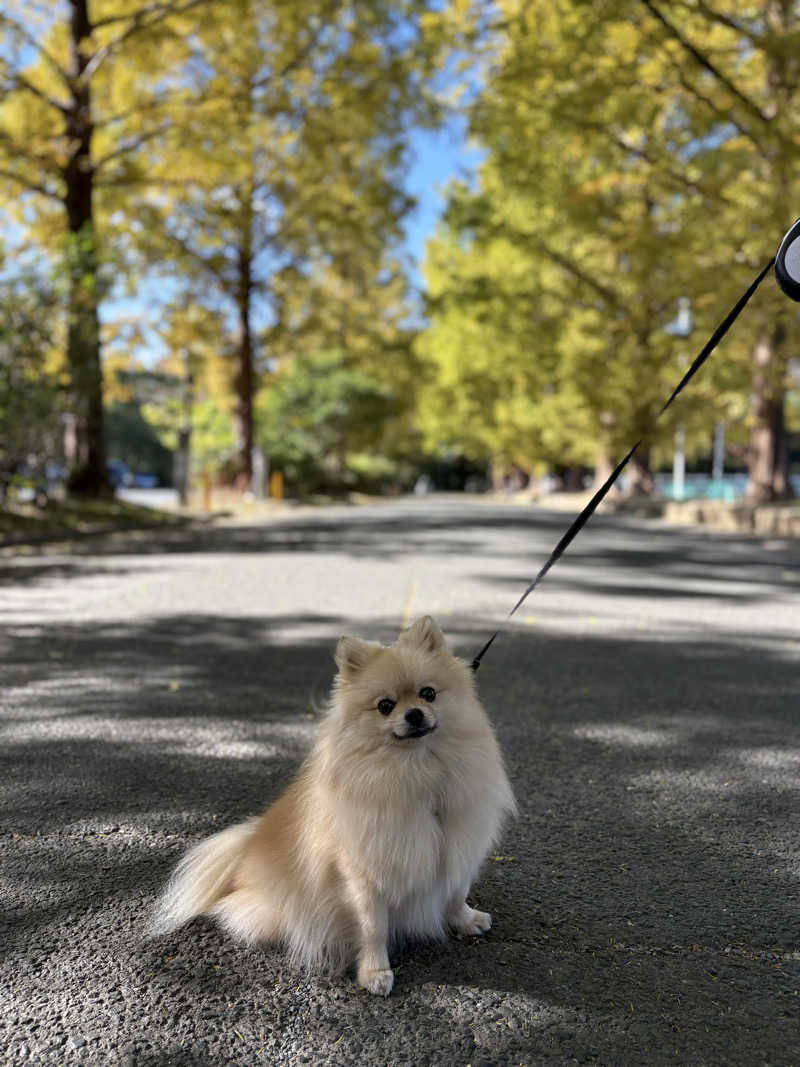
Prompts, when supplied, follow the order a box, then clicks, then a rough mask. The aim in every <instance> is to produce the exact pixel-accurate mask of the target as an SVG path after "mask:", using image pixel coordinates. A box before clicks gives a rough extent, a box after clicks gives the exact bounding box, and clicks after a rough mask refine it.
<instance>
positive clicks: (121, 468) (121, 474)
mask: <svg viewBox="0 0 800 1067" xmlns="http://www.w3.org/2000/svg"><path fill="white" fill-rule="evenodd" d="M106 470H107V471H108V480H109V481H110V482H111V488H112V489H123V488H125V487H127V486H130V485H133V475H132V474H131V472H130V471H129V470H128V468H127V467H126V466H125V464H124V463H123V462H122V461H121V460H119V459H110V460H109V461H108V462H107V463H106Z"/></svg>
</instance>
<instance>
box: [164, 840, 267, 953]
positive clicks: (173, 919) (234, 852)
mask: <svg viewBox="0 0 800 1067" xmlns="http://www.w3.org/2000/svg"><path fill="white" fill-rule="evenodd" d="M256 821H257V820H256V819H250V820H248V821H247V822H243V823H239V824H238V825H236V826H231V827H229V828H228V829H227V830H222V831H221V832H220V833H218V834H214V836H213V837H209V838H208V839H207V840H206V841H201V842H200V843H199V844H198V845H195V846H194V848H192V849H190V850H189V851H188V852H187V853H186V855H185V856H184V857H183V859H182V860H181V861H180V863H179V864H178V866H177V867H176V868H175V871H174V873H173V875H172V877H171V878H170V880H169V883H168V884H167V887H166V889H165V890H164V892H163V893H162V895H161V898H160V899H159V901H158V903H157V904H156V908H155V911H154V914H153V917H152V919H151V921H150V927H149V932H150V934H151V935H153V936H158V935H160V934H168V933H171V932H172V931H173V930H177V929H178V927H180V926H183V925H184V923H187V922H189V920H190V919H194V918H195V916H197V915H204V914H205V913H206V912H208V911H210V910H211V909H212V908H213V907H214V905H215V904H216V903H217V902H218V901H220V900H221V899H222V898H223V897H224V896H226V895H227V894H228V893H229V892H230V891H231V889H232V888H233V876H234V873H235V871H236V868H237V866H238V865H239V861H240V859H241V857H242V854H243V852H244V849H245V846H246V844H247V842H248V840H249V839H250V837H251V836H252V833H253V829H254V826H255V823H256Z"/></svg>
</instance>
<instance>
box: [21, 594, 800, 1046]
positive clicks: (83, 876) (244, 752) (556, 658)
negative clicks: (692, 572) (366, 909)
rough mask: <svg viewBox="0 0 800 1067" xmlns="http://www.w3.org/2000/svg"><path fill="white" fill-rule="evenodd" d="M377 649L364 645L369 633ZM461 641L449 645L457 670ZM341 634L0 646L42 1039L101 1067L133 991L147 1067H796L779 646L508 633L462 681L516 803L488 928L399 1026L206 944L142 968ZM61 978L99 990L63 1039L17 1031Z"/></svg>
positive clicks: (188, 619) (788, 684)
mask: <svg viewBox="0 0 800 1067" xmlns="http://www.w3.org/2000/svg"><path fill="white" fill-rule="evenodd" d="M391 625H392V624H391V622H390V621H389V620H386V621H385V622H376V624H375V628H374V629H375V632H378V633H381V634H383V636H385V638H386V639H388V638H390V637H391ZM480 627H481V624H480V623H476V622H474V621H473V620H470V619H465V620H463V621H462V622H461V623H460V624H459V625H458V626H456V627H455V628H454V631H453V632H452V634H451V636H452V638H453V641H454V644H455V646H456V647H457V649H458V650H459V651H460V652H464V651H468V650H469V649H471V648H473V647H474V646H475V645H476V644H477V638H476V630H480ZM351 629H353V627H352V626H351V625H349V624H348V622H347V621H346V620H342V619H339V618H337V617H330V616H308V617H305V618H297V617H280V618H274V619H271V620H265V619H264V618H261V617H252V618H240V617H235V618H234V617H226V616H225V615H224V613H221V614H219V615H215V616H213V617H210V616H199V615H189V614H184V615H181V614H176V615H174V616H172V617H169V618H166V619H164V618H160V619H151V620H147V619H145V620H136V621H132V622H127V623H124V622H119V621H118V622H115V623H113V624H97V623H96V624H81V625H75V626H68V627H65V626H64V625H63V624H60V623H59V624H58V625H57V626H49V625H40V624H36V625H35V626H34V625H32V626H30V627H23V628H20V629H19V630H18V631H17V632H16V633H15V634H13V635H11V636H8V635H7V636H6V638H5V644H4V657H3V664H2V675H3V680H4V683H5V684H6V690H5V694H4V697H3V703H2V710H3V718H4V721H5V723H6V726H5V730H4V745H3V747H2V751H0V782H2V783H3V784H2V796H3V824H4V830H5V833H4V834H3V844H4V851H5V853H6V862H5V863H4V875H5V878H6V884H7V886H8V889H9V892H8V894H7V898H8V902H9V905H10V908H9V911H10V915H9V918H10V920H11V929H10V932H9V936H8V937H7V939H6V953H7V966H8V967H10V968H13V969H14V970H15V973H16V974H17V976H18V989H19V994H18V995H19V997H20V998H21V1001H22V1002H24V1003H25V1004H27V1005H28V1007H29V1010H30V1011H32V1012H33V1013H34V1014H35V1015H36V1016H37V1018H39V1019H40V1035H41V1034H44V1033H45V1032H49V1031H53V1032H55V1031H58V1028H59V1027H61V1029H62V1030H63V1028H64V1026H65V1025H66V1026H68V1027H69V1028H70V1029H71V1030H73V1031H75V1030H78V1031H80V1032H90V1033H94V1034H95V1036H94V1037H92V1038H91V1039H90V1040H89V1045H88V1049H89V1052H90V1053H91V1055H94V1056H95V1061H97V1062H101V1061H102V1060H103V1054H102V1052H101V1050H102V1049H103V1048H106V1045H104V1044H103V1042H104V1040H106V1039H107V1035H106V1036H104V1034H103V1032H102V1031H103V1027H102V1026H100V1027H98V1024H97V1022H96V1019H97V1018H98V1017H100V1018H106V1015H105V1014H103V1013H104V1012H105V1013H106V1014H108V1013H109V1012H111V1011H112V999H109V998H110V994H109V993H108V991H109V990H114V989H119V988H121V987H122V988H124V989H126V990H127V992H126V994H125V997H124V1002H125V1003H124V1005H123V1009H124V1010H123V1009H121V1010H122V1016H121V1019H120V1021H119V1022H118V1024H117V1032H118V1035H119V1036H118V1037H115V1038H114V1040H115V1041H117V1043H118V1044H117V1046H114V1047H118V1046H119V1044H120V1043H123V1044H124V1043H125V1042H127V1043H128V1044H130V1046H131V1048H132V1049H133V1052H132V1055H133V1056H134V1061H135V1062H136V1063H141V1064H144V1063H150V1064H153V1065H154V1067H155V1065H156V1064H160V1063H166V1062H175V1063H183V1062H185V1063H187V1064H188V1063H204V1062H205V1063H210V1062H214V1061H215V1060H216V1062H219V1060H218V1059H217V1057H218V1055H219V1054H220V1048H222V1047H223V1046H224V1048H225V1049H227V1050H228V1051H227V1052H226V1055H229V1056H230V1058H231V1059H233V1060H235V1059H236V1058H237V1057H238V1058H239V1060H240V1061H241V1062H256V1061H257V1055H258V1049H261V1050H262V1051H263V1054H264V1056H266V1057H267V1059H266V1062H269V1057H272V1059H273V1061H280V1059H281V1057H283V1058H284V1060H286V1059H287V1057H289V1056H296V1057H299V1056H300V1054H301V1053H302V1054H303V1055H306V1054H307V1055H309V1056H310V1057H311V1061H312V1062H315V1063H354V1064H355V1063H364V1062H381V1063H389V1062H403V1057H406V1058H408V1059H409V1062H411V1061H412V1059H413V1057H414V1056H416V1057H417V1059H416V1061H415V1062H433V1058H432V1057H434V1056H436V1057H438V1058H437V1059H436V1062H443V1063H473V1064H478V1063H480V1062H485V1063H490V1062H491V1063H517V1062H522V1063H542V1062H545V1063H546V1062H553V1063H563V1062H569V1061H570V1060H571V1059H577V1060H579V1061H580V1060H588V1061H592V1060H594V1061H597V1062H603V1063H662V1062H664V1063H666V1062H667V1061H669V1062H675V1061H676V1060H677V1061H678V1062H685V1063H688V1062H691V1063H693V1064H694V1063H697V1064H703V1063H709V1064H712V1063H714V1064H718V1063H720V1062H726V1063H741V1064H750V1063H762V1062H763V1063H790V1062H792V1061H793V1058H794V1059H795V1060H796V1059H797V1056H796V1053H795V1050H796V1048H797V1026H796V1021H797V1010H798V996H797V994H796V991H797V990H798V989H800V963H799V962H798V958H797V954H796V948H797V945H796V937H797V904H796V902H797V889H798V878H799V877H800V841H799V840H798V834H799V833H800V828H799V827H798V822H797V801H798V784H797V783H798V778H797V771H798V768H800V722H799V721H798V719H797V714H796V709H797V707H798V706H800V701H799V700H798V697H800V688H799V686H798V678H799V674H798V665H797V653H796V648H795V647H793V646H790V644H789V643H788V642H786V644H785V647H781V646H780V645H779V643H777V642H776V643H775V644H773V645H772V646H770V647H767V646H765V645H762V646H759V647H754V645H753V644H752V642H751V641H750V639H749V637H748V636H747V635H731V634H728V635H727V636H726V639H725V640H724V641H723V640H720V641H703V642H697V641H688V640H674V641H671V642H662V641H652V640H642V639H637V640H634V641H622V640H616V639H611V638H608V637H604V636H601V635H598V636H592V637H586V636H581V637H580V639H576V638H573V637H570V636H564V635H560V634H556V633H547V632H538V631H537V632H535V633H534V632H531V631H530V630H526V629H512V632H510V633H509V634H507V635H504V637H503V639H502V640H499V641H498V642H497V643H496V644H495V646H494V648H493V651H492V656H491V658H490V659H489V660H488V661H487V666H486V667H485V668H484V669H482V671H481V673H480V676H479V683H480V689H481V692H482V696H483V699H484V700H485V702H486V704H487V707H488V708H489V710H490V712H491V714H492V717H493V719H494V721H495V723H496V726H497V730H498V734H499V737H500V740H501V743H502V746H503V749H504V751H505V753H506V758H507V762H508V765H509V771H510V775H511V778H512V781H513V782H514V784H515V789H516V792H517V796H518V800H519V803H520V817H519V819H518V820H516V821H515V822H514V823H513V824H512V825H511V826H510V827H509V828H508V830H507V832H506V834H505V836H504V838H503V841H502V842H501V844H500V845H498V850H497V852H496V853H495V854H494V855H493V856H492V857H491V858H490V859H489V861H488V862H487V864H486V868H485V870H484V872H483V874H482V876H481V878H480V880H479V882H478V884H477V885H476V887H475V890H474V898H475V901H476V903H478V904H479V905H480V906H482V907H485V908H487V909H488V910H490V911H492V913H493V915H494V927H493V929H492V931H491V932H490V933H489V935H488V936H487V937H486V938H485V939H477V940H468V939H460V940H457V939H453V940H450V941H448V942H447V943H445V944H443V945H437V946H412V947H408V948H406V949H405V950H403V951H402V952H401V953H400V954H399V956H398V961H397V962H398V972H397V988H396V992H395V994H393V996H392V998H390V1000H389V1001H388V1002H384V1001H379V1000H376V999H374V998H368V997H367V996H366V995H365V994H362V993H360V992H358V991H357V990H356V989H355V988H354V986H353V985H352V983H351V981H350V980H349V979H341V980H340V979H325V978H305V977H302V976H297V975H293V974H292V973H291V972H289V971H288V970H287V968H286V965H285V962H284V960H283V958H282V957H281V955H280V953H278V952H275V951H272V950H263V949H258V948H248V947H243V946H237V945H233V944H231V943H230V942H229V941H228V940H227V939H226V938H225V937H223V935H221V934H220V933H219V932H218V931H217V930H216V928H215V927H213V926H212V925H211V924H210V923H208V922H206V921H205V920H200V921H198V922H196V923H194V924H192V925H191V926H190V927H188V928H187V929H186V930H184V931H180V932H179V933H178V934H175V935H173V936H172V937H170V938H169V939H167V940H166V941H165V942H162V943H158V944H147V945H145V944H142V942H141V940H140V935H141V933H142V930H143V927H144V922H145V919H146V915H147V912H148V908H149V906H150V904H151V902H152V899H153V896H154V894H155V892H156V891H157V888H158V886H159V885H160V884H162V882H163V879H164V877H165V875H166V873H167V872H168V869H169V867H170V866H171V864H172V862H173V861H174V858H175V857H176V856H177V855H178V854H179V853H180V852H181V851H182V849H183V848H184V847H185V845H186V844H187V843H188V842H189V841H191V840H193V839H194V838H196V837H199V836H202V835H204V834H206V833H208V832H211V831H213V830H214V829H215V828H217V827H220V826H223V825H226V824H228V823H230V822H232V821H235V820H237V819H239V818H241V817H242V816H243V815H246V814H250V813H253V812H255V811H257V810H259V808H260V807H261V806H262V805H263V804H264V803H266V802H267V801H269V800H270V799H271V798H272V797H273V796H275V795H276V794H277V793H278V792H279V790H280V789H281V788H282V787H283V786H284V785H285V784H286V782H287V781H288V780H289V779H290V777H291V775H292V774H293V772H294V769H295V768H296V767H297V765H298V763H299V761H300V759H301V758H302V755H303V753H304V752H305V750H306V749H307V747H308V745H309V743H310V740H311V737H312V735H313V729H314V723H315V718H316V715H317V712H316V711H315V709H314V704H313V701H312V700H311V699H310V698H311V696H312V694H313V693H314V692H315V691H316V693H317V694H318V695H319V697H320V698H323V697H324V695H325V693H326V692H327V687H328V685H329V683H330V679H331V677H332V673H333V665H332V659H331V656H332V651H333V645H334V641H335V637H336V635H338V634H339V633H341V632H345V631H348V630H351ZM43 661H44V662H45V663H46V664H47V668H48V669H47V670H46V671H45V672H43V671H42V663H43ZM793 953H794V955H793ZM65 966H66V967H68V968H69V969H70V973H71V974H72V975H73V980H74V981H75V982H77V983H78V988H81V987H83V988H84V989H85V990H86V991H88V990H94V991H95V992H98V991H99V992H98V996H100V994H102V996H100V999H99V1000H97V999H95V1000H94V1001H92V1000H91V998H90V997H89V996H88V994H87V996H85V997H81V996H80V995H76V996H75V997H74V998H73V1000H72V1001H71V1003H70V1005H69V1008H68V1009H63V1007H62V1011H63V1010H66V1011H67V1021H66V1022H65V1019H64V1018H62V1019H61V1020H60V1021H58V1019H56V1017H55V1014H54V1012H50V1009H49V1008H47V1009H45V1008H42V1007H41V1006H40V1007H39V1008H36V1009H31V1008H30V1004H31V1003H32V1002H33V1001H32V998H35V997H36V996H38V991H40V990H41V989H42V983H45V984H46V983H47V982H49V981H54V980H55V979H54V975H57V974H58V973H59V971H60V970H63V968H64V967H65ZM48 1013H49V1014H48ZM184 1017H185V1019H186V1027H185V1028H184V1029H182V1026H183V1023H180V1022H176V1018H184ZM92 1020H95V1021H94V1022H93V1021H92ZM184 1032H185V1035H189V1034H190V1033H191V1034H193V1035H194V1036H193V1037H192V1039H191V1041H192V1042H194V1044H191V1042H190V1045H189V1046H187V1047H181V1044H180V1042H181V1041H182V1040H183V1037H182V1035H184ZM220 1034H223V1035H224V1040H223V1038H221V1037H220ZM237 1034H238V1035H240V1036H237ZM198 1035H199V1036H198ZM186 1039H187V1040H189V1038H188V1036H187V1037H186ZM220 1040H222V1041H223V1046H221V1045H220V1044H219V1042H220ZM443 1049H444V1053H443V1052H442V1050H443ZM448 1056H449V1057H450V1058H449V1059H448V1058H447V1057H448ZM426 1057H427V1059H426ZM46 1061H47V1058H46V1057H42V1062H46ZM86 1062H94V1061H92V1060H91V1056H89V1059H88V1060H86Z"/></svg>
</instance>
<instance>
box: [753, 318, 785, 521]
mask: <svg viewBox="0 0 800 1067" xmlns="http://www.w3.org/2000/svg"><path fill="white" fill-rule="evenodd" d="M783 336H784V331H783V328H782V327H781V326H778V327H776V328H775V329H774V330H773V331H772V332H771V333H768V332H766V331H765V332H764V333H763V334H762V335H761V337H760V338H759V340H758V343H757V344H756V348H755V352H754V354H753V363H754V370H753V415H754V417H755V424H754V426H753V429H752V431H751V433H750V447H749V449H748V453H747V473H748V476H749V481H748V484H747V499H748V500H749V501H751V502H752V503H754V504H763V503H766V502H768V501H771V500H786V499H788V498H790V497H791V496H793V495H794V494H793V492H792V486H791V483H790V481H789V448H788V440H787V434H786V422H785V417H784V398H785V390H784V387H783V383H782V381H781V375H780V374H779V370H780V368H779V367H776V363H778V354H777V353H778V350H779V348H780V346H781V343H782V341H783Z"/></svg>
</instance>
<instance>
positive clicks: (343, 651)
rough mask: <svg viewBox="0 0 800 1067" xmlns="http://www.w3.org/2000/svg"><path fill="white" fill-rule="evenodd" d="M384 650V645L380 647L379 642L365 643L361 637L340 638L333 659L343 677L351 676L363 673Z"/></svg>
mask: <svg viewBox="0 0 800 1067" xmlns="http://www.w3.org/2000/svg"><path fill="white" fill-rule="evenodd" d="M382 648H383V645H379V644H378V643H377V641H364V640H362V639H361V638H360V637H340V638H339V643H338V645H337V646H336V653H335V655H334V657H333V658H334V659H335V660H336V666H337V667H338V668H339V673H340V674H341V675H342V676H343V677H344V676H350V675H353V674H357V673H358V671H362V670H363V669H364V668H365V667H366V665H367V664H368V663H369V661H370V660H371V659H372V658H373V656H377V654H378V653H379V652H380V650H381V649H382Z"/></svg>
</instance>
